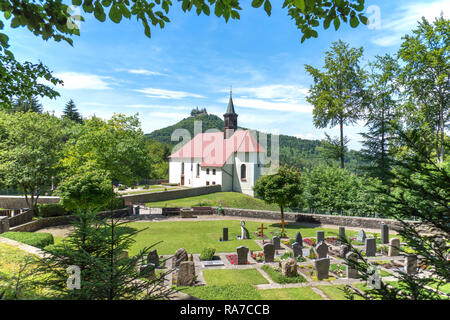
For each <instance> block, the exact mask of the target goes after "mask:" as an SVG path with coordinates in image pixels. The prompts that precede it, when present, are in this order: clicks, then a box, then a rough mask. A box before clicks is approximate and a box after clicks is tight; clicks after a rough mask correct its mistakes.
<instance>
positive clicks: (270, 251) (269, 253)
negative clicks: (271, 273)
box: [263, 243, 275, 262]
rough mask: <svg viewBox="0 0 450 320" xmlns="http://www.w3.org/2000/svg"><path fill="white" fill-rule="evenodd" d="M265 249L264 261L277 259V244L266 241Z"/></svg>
mask: <svg viewBox="0 0 450 320" xmlns="http://www.w3.org/2000/svg"><path fill="white" fill-rule="evenodd" d="M263 250H264V262H273V261H274V259H275V246H274V245H273V244H272V243H266V244H265V245H264V247H263Z"/></svg>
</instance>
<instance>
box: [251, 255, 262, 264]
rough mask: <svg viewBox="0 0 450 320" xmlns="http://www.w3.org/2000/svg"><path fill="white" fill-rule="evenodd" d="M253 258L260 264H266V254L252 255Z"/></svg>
mask: <svg viewBox="0 0 450 320" xmlns="http://www.w3.org/2000/svg"><path fill="white" fill-rule="evenodd" d="M251 257H252V259H253V260H255V261H256V262H258V263H262V262H264V252H258V253H253V254H251Z"/></svg>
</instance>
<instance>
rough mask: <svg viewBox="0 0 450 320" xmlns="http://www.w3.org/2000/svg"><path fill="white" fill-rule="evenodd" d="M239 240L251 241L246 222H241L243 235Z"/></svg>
mask: <svg viewBox="0 0 450 320" xmlns="http://www.w3.org/2000/svg"><path fill="white" fill-rule="evenodd" d="M238 239H239V240H245V239H250V233H249V232H248V230H247V228H246V227H245V221H244V220H241V235H240V236H238Z"/></svg>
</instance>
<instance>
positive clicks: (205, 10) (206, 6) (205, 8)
mask: <svg viewBox="0 0 450 320" xmlns="http://www.w3.org/2000/svg"><path fill="white" fill-rule="evenodd" d="M203 12H204V13H205V14H206V15H207V16H209V14H210V13H211V12H210V10H209V7H208V5H206V4H205V5H204V6H203Z"/></svg>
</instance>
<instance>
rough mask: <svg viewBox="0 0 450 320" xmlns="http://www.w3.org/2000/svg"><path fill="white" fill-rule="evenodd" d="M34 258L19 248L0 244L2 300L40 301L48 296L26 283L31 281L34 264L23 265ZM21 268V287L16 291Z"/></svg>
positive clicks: (44, 291) (0, 290)
mask: <svg viewBox="0 0 450 320" xmlns="http://www.w3.org/2000/svg"><path fill="white" fill-rule="evenodd" d="M34 257H35V256H34V255H32V254H30V253H27V252H25V251H22V250H20V249H19V248H16V247H14V246H10V245H6V244H3V243H0V296H1V295H3V299H41V298H45V297H46V296H48V294H49V292H48V290H44V289H42V288H37V287H36V286H33V285H32V284H30V283H29V282H28V280H32V279H33V269H34V266H33V264H34V263H33V262H30V263H29V264H28V265H27V266H26V267H25V265H26V261H27V260H29V259H31V260H32V259H33V258H34ZM22 268H23V270H22V276H21V279H22V280H21V282H20V284H21V285H20V286H19V290H18V291H16V290H15V286H16V283H17V277H18V274H19V271H21V269H22ZM26 275H28V277H27V276H26Z"/></svg>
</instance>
